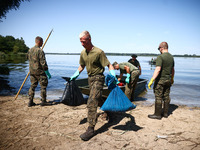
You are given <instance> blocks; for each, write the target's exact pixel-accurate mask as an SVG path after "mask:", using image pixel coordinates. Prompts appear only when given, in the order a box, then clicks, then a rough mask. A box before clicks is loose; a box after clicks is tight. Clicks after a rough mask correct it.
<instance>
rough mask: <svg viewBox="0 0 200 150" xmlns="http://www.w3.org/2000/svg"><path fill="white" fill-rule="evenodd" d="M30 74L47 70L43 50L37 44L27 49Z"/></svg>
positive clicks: (38, 73) (37, 73)
mask: <svg viewBox="0 0 200 150" xmlns="http://www.w3.org/2000/svg"><path fill="white" fill-rule="evenodd" d="M27 55H28V60H29V70H30V74H35V75H40V74H44V71H46V70H48V66H47V62H46V58H45V54H44V51H43V50H42V49H40V48H39V47H38V46H34V47H32V48H31V49H29V51H28V54H27Z"/></svg>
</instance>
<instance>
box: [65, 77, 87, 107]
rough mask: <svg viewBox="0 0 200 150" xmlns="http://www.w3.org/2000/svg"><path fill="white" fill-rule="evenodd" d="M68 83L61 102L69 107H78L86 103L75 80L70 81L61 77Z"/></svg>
mask: <svg viewBox="0 0 200 150" xmlns="http://www.w3.org/2000/svg"><path fill="white" fill-rule="evenodd" d="M63 78H64V79H65V80H66V81H68V83H67V84H66V87H65V90H64V93H63V96H62V99H61V102H62V103H63V104H66V105H70V106H78V105H81V104H85V103H86V101H85V100H84V98H83V95H82V93H81V91H80V89H79V88H78V86H77V85H76V83H75V80H72V81H70V78H67V77H63Z"/></svg>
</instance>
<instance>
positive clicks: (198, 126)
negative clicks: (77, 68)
mask: <svg viewBox="0 0 200 150" xmlns="http://www.w3.org/2000/svg"><path fill="white" fill-rule="evenodd" d="M35 102H36V103H37V104H39V103H40V100H39V99H36V100H35ZM27 103H28V98H27V97H23V96H19V97H18V99H17V100H14V97H12V96H0V149H1V150H29V149H34V150H40V149H44V150H107V149H109V150H116V149H121V150H134V149H136V150H138V149H141V150H144V149H146V150H157V149H165V150H168V149H169V150H199V149H200V108H194V107H187V106H177V105H174V104H171V105H170V115H169V117H168V118H162V120H154V119H149V118H148V117H147V115H148V114H152V113H153V112H154V105H151V106H145V105H142V104H140V103H137V108H136V109H134V110H131V111H127V112H126V113H114V114H113V117H114V120H113V122H112V123H108V121H105V120H102V119H101V118H100V117H99V118H98V123H97V125H96V127H95V130H96V133H97V134H96V136H94V137H93V138H92V139H90V140H89V141H86V142H85V141H82V140H81V139H80V138H79V136H80V134H82V133H83V132H85V130H86V128H87V126H88V124H87V122H86V117H87V109H86V105H81V106H77V107H71V106H67V105H64V104H53V105H51V106H44V107H41V106H40V105H37V106H34V107H31V108H29V107H27ZM98 112H101V111H100V110H99V109H98Z"/></svg>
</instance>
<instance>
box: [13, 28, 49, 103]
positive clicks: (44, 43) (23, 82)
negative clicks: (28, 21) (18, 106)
mask: <svg viewBox="0 0 200 150" xmlns="http://www.w3.org/2000/svg"><path fill="white" fill-rule="evenodd" d="M52 32H53V29H52V30H51V32H50V33H49V35H48V36H47V38H46V40H45V42H44V44H43V45H42V48H41V49H42V50H43V48H44V46H45V44H46V42H47V41H48V39H49V37H50V35H51V33H52ZM29 74H30V71H29V72H28V74H27V75H26V77H25V79H24V81H23V83H22V85H21V87H20V88H19V91H18V92H17V94H16V96H15V100H16V99H17V97H18V95H19V93H20V91H21V89H22V87H23V86H24V84H25V82H26V80H27V78H28V76H29Z"/></svg>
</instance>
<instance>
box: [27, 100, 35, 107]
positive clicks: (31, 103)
mask: <svg viewBox="0 0 200 150" xmlns="http://www.w3.org/2000/svg"><path fill="white" fill-rule="evenodd" d="M35 105H36V104H35V103H34V102H33V99H29V102H28V107H32V106H35Z"/></svg>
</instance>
